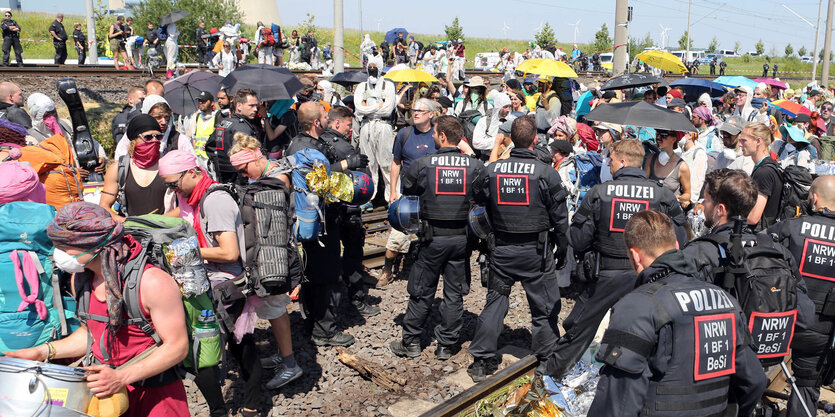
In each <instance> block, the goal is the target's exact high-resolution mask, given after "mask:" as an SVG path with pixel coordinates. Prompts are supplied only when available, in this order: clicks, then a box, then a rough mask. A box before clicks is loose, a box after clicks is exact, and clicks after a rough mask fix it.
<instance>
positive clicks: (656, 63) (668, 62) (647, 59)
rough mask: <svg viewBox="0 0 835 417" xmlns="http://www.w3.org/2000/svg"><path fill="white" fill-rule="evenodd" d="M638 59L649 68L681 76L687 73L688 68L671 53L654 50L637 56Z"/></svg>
mask: <svg viewBox="0 0 835 417" xmlns="http://www.w3.org/2000/svg"><path fill="white" fill-rule="evenodd" d="M637 58H638V59H640V60H641V61H643V62H644V63H646V64H647V65H649V66H652V67H655V68H658V69H661V70H664V71H669V72H677V73H679V74H682V73H685V72H687V67H685V66H684V64H683V63H682V62H681V60H680V59H679V58H678V57H677V56H675V55H673V54H671V53H669V52H664V51H659V50H655V49H653V50H651V51H644V52H641V53H640V54H638V55H637Z"/></svg>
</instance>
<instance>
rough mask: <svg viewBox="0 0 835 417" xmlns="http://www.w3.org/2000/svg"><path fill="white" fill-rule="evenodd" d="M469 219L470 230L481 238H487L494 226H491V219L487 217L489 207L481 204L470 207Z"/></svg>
mask: <svg viewBox="0 0 835 417" xmlns="http://www.w3.org/2000/svg"><path fill="white" fill-rule="evenodd" d="M467 220H468V223H469V225H470V231H472V232H473V234H474V235H475V236H477V237H478V238H479V239H487V235H489V234H490V232H491V231H492V227H491V226H490V219H489V218H488V217H487V209H486V208H485V207H484V206H482V205H479V204H476V205H474V206H473V208H471V209H470V215H469V216H468V219H467Z"/></svg>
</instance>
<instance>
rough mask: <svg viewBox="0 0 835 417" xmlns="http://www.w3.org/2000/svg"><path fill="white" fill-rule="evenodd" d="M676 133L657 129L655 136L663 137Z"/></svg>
mask: <svg viewBox="0 0 835 417" xmlns="http://www.w3.org/2000/svg"><path fill="white" fill-rule="evenodd" d="M673 135H674V133H673V132H671V131H669V130H656V131H655V137H658V138H662V137H667V136H673Z"/></svg>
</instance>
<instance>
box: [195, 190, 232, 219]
mask: <svg viewBox="0 0 835 417" xmlns="http://www.w3.org/2000/svg"><path fill="white" fill-rule="evenodd" d="M215 191H224V192H226V193H227V194H229V195H230V196H231V197H232V200H234V201H235V202H237V201H238V195H237V194H236V192H235V191H234V190H232V189H231V188H230V186H228V185H226V184H218V185H213V186H210V187H209V189H208V190H206V192H205V193H204V194H203V197H200V202H199V203H198V204H197V206H198V207H199V208H200V217H201V219H202V218H205V217H206V213H205V211H204V210H203V202H204V201H206V198H207V197H208V196H209V194H211V193H213V192H215Z"/></svg>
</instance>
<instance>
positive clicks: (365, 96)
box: [354, 55, 397, 201]
mask: <svg viewBox="0 0 835 417" xmlns="http://www.w3.org/2000/svg"><path fill="white" fill-rule="evenodd" d="M368 62H369V64H375V65H376V66H377V68H378V69H381V68H382V67H383V59H382V57H381V56H380V55H377V56H372V57H369V60H368ZM396 102H397V94H396V92H395V91H394V83H393V82H391V81H389V80H386V79H383V77H382V76H377V77H368V81H367V82H364V83H360V84H359V85H357V90H356V91H355V92H354V105H355V106H356V111H355V112H354V114H355V115H356V117H357V119H358V120H359V125H360V128H359V133H360V134H359V142H360V153H363V154H365V155H366V156H368V169H369V170H371V178H372V180H374V194H373V195H372V196H371V199H372V200H373V199H374V197H375V196H376V194H377V184H379V182H378V180H379V174H378V172H377V170H378V168H379V169H381V170H382V171H383V181H385V188H384V190H385V193H386V201H388V200H389V195H390V193H391V190H390V189H391V161H392V152H393V148H394V130H393V128H392V126H391V123H389V121H388V120H387V119H388V118H389V116H390V115H391V113H392V111H394V106H395V105H396V104H397V103H396ZM363 103H364V104H363Z"/></svg>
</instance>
